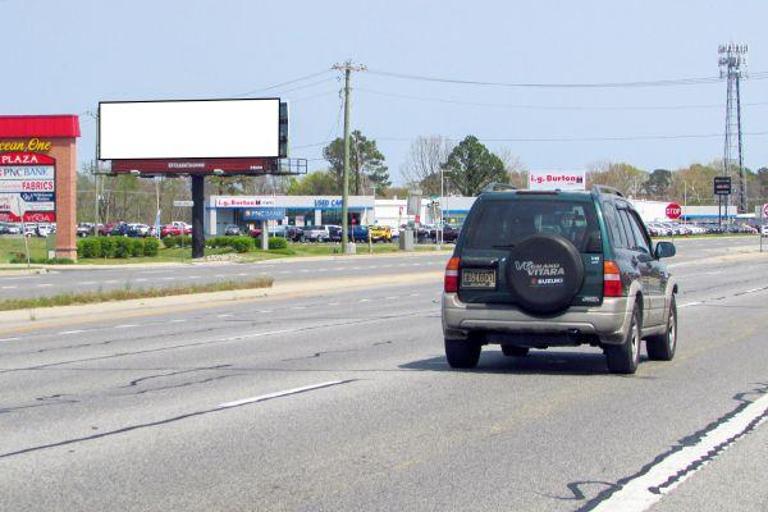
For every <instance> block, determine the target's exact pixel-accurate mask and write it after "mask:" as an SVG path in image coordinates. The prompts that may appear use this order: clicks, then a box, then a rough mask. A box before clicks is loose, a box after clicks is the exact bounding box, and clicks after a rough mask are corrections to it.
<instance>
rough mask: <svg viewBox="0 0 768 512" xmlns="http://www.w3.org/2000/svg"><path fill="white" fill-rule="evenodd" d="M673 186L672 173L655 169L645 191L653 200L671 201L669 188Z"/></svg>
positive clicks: (646, 183) (644, 186)
mask: <svg viewBox="0 0 768 512" xmlns="http://www.w3.org/2000/svg"><path fill="white" fill-rule="evenodd" d="M671 186H672V172H671V171H668V170H666V169H655V170H654V171H653V172H652V173H651V174H650V176H648V180H646V182H645V183H644V184H643V189H644V191H645V193H646V194H648V195H649V196H650V197H651V198H653V199H662V200H663V199H669V197H668V196H669V188H670V187H671Z"/></svg>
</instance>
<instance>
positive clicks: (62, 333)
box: [59, 329, 85, 335]
mask: <svg viewBox="0 0 768 512" xmlns="http://www.w3.org/2000/svg"><path fill="white" fill-rule="evenodd" d="M81 332H85V329H75V330H73V331H61V332H60V333H59V334H60V335H66V334H80V333H81Z"/></svg>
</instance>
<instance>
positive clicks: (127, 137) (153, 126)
mask: <svg viewBox="0 0 768 512" xmlns="http://www.w3.org/2000/svg"><path fill="white" fill-rule="evenodd" d="M279 117H280V100H279V99H277V98H274V99H246V100H203V101H140V102H103V103H99V158H100V159H102V160H132V159H151V158H163V159H185V158H249V157H251V158H252V157H263V158H277V157H278V154H279V133H278V132H279Z"/></svg>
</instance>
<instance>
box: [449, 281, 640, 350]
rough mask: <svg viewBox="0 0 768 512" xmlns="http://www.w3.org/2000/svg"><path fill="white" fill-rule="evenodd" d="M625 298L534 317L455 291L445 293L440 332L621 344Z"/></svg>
mask: <svg viewBox="0 0 768 512" xmlns="http://www.w3.org/2000/svg"><path fill="white" fill-rule="evenodd" d="M630 307H631V305H630V304H629V302H628V300H627V298H626V297H617V298H613V297H610V298H605V299H604V300H603V304H602V305H600V306H596V307H572V308H569V309H568V310H567V311H565V312H564V313H560V314H558V315H552V316H535V315H531V314H528V313H525V312H524V311H521V310H520V309H518V308H517V307H515V306H511V305H510V306H508V305H504V304H465V303H463V302H461V301H460V300H459V297H458V295H457V294H455V293H444V294H443V301H442V317H443V334H444V336H445V338H446V339H451V340H463V339H467V337H468V336H469V333H471V332H472V333H483V334H487V335H489V338H490V339H491V340H492V341H493V336H492V335H493V334H498V335H499V337H500V338H503V337H504V336H505V335H512V337H513V339H516V340H525V336H515V335H526V334H529V335H531V340H532V342H533V341H534V340H535V341H536V343H532V345H534V346H535V345H538V344H541V343H544V341H545V340H546V339H547V336H548V335H549V336H551V338H552V342H551V343H549V342H547V343H546V344H547V345H557V344H574V343H572V342H568V343H562V342H558V340H563V339H567V340H579V339H587V338H590V337H591V338H593V339H594V338H595V337H597V339H598V340H599V342H600V343H605V344H609V345H615V344H620V343H622V342H623V341H624V339H625V338H626V332H627V331H628V329H629V325H630V320H631V315H632V311H631V309H630ZM542 340H544V341H542Z"/></svg>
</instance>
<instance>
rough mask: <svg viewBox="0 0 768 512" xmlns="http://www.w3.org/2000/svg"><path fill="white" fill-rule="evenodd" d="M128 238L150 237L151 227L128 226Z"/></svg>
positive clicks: (144, 225)
mask: <svg viewBox="0 0 768 512" xmlns="http://www.w3.org/2000/svg"><path fill="white" fill-rule="evenodd" d="M127 234H128V236H130V237H133V238H144V237H146V236H148V235H149V226H147V225H146V224H128V233H127Z"/></svg>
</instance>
